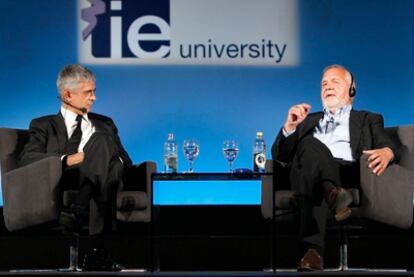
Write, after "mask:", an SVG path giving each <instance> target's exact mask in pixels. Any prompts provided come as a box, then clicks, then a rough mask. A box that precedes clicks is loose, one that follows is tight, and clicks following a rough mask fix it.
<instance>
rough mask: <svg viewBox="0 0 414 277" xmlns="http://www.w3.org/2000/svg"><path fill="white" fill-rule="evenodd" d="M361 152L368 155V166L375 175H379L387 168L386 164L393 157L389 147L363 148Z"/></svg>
mask: <svg viewBox="0 0 414 277" xmlns="http://www.w3.org/2000/svg"><path fill="white" fill-rule="evenodd" d="M362 153H364V154H367V155H368V167H369V168H371V169H372V173H374V174H376V175H377V176H379V175H381V174H382V173H383V172H384V170H385V169H386V168H387V166H388V164H389V163H390V161H392V159H394V153H393V152H392V150H391V149H390V148H389V147H384V148H379V149H373V150H364V151H362Z"/></svg>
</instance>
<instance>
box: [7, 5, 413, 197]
mask: <svg viewBox="0 0 414 277" xmlns="http://www.w3.org/2000/svg"><path fill="white" fill-rule="evenodd" d="M257 3H258V5H260V1H258V2H257ZM0 7H1V8H0V64H1V67H0V85H1V101H0V126H2V127H17V128H27V127H28V124H29V122H30V120H31V119H32V118H34V117H38V116H41V115H44V114H50V113H56V112H57V111H58V108H59V102H58V101H57V99H56V93H57V92H56V88H55V80H56V76H57V73H58V71H59V69H60V68H62V67H63V66H64V65H65V64H68V63H77V62H78V49H77V36H76V33H77V23H76V22H77V18H76V17H77V11H76V9H77V7H76V1H73V0H60V1H49V0H2V1H1V3H0ZM413 10H414V1H411V0H375V1H374V0H371V1H360V0H349V1H340V0H338V1H336V0H330V1H327V0H321V1H319V0H318V1H308V0H302V1H299V43H300V59H299V64H298V65H297V66H294V67H237V66H221V67H219V66H136V65H135V66H134V65H129V66H121V65H119V66H107V65H106V66H105V65H95V66H90V68H91V69H92V70H93V71H94V72H95V73H96V75H97V101H96V103H95V106H94V110H95V112H98V113H104V114H106V115H108V116H111V117H112V118H113V119H114V121H115V122H116V123H117V125H118V128H119V132H120V136H121V138H122V141H123V143H124V145H125V147H126V149H127V150H128V152H129V153H130V155H131V157H132V159H133V160H134V162H136V163H138V162H141V161H143V160H154V161H156V162H157V164H158V169H159V170H161V169H162V160H163V158H162V151H163V142H164V141H165V139H166V137H167V133H169V132H173V133H174V134H175V135H176V138H177V141H178V142H179V144H180V147H181V144H182V141H183V140H184V139H185V138H190V137H193V138H197V139H198V140H199V142H200V145H201V147H200V156H199V157H198V158H197V160H196V161H195V170H196V171H202V172H206V171H226V170H227V164H226V161H225V160H224V158H223V155H222V152H221V146H222V141H223V140H224V139H228V138H234V139H237V140H239V143H240V153H239V157H238V158H237V159H236V161H235V167H251V151H252V143H253V140H254V137H255V132H256V131H263V132H264V138H265V140H266V141H267V144H268V154H269V155H270V151H269V148H270V146H271V144H272V142H273V139H274V137H275V135H276V134H277V132H278V130H279V128H280V126H281V124H282V123H283V122H284V120H285V117H286V112H287V110H288V108H289V107H290V106H291V105H293V104H295V103H301V102H307V103H309V104H311V105H312V110H313V111H315V110H319V109H320V108H321V104H320V97H319V87H320V77H321V70H322V68H323V67H324V66H326V65H328V64H332V63H339V64H343V65H345V66H347V67H348V68H349V69H351V70H352V71H353V73H354V76H355V78H356V80H357V85H358V92H357V97H356V100H355V101H354V107H355V108H356V109H367V110H371V111H376V112H381V113H382V114H383V115H384V117H385V123H386V125H387V126H390V125H401V124H409V123H412V122H413V115H414V112H413V109H412V106H411V105H412V103H413V102H414V94H413V93H412V92H413V90H414V85H413V76H414V66H413V54H412V51H413V49H414V39H413V38H414V36H413V29H414V17H413V16H412V11H413ZM180 149H181V148H180ZM186 168H187V163H186V162H185V160H184V157H183V155H182V151H180V156H179V171H182V170H185V169H186ZM223 193H224V194H225V193H230V194H231V191H225V190H224V191H223ZM245 197H246V199H247V202H248V201H250V200H249V197H250V196H249V195H247V194H246V195H245Z"/></svg>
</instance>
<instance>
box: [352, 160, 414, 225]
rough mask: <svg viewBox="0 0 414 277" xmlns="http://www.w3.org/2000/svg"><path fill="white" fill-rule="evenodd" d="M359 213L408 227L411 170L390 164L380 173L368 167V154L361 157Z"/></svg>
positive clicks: (413, 188) (412, 183)
mask: <svg viewBox="0 0 414 277" xmlns="http://www.w3.org/2000/svg"><path fill="white" fill-rule="evenodd" d="M360 185H361V190H362V199H361V207H360V209H359V211H360V212H361V215H362V216H366V217H368V218H370V219H373V220H376V221H379V222H382V223H385V224H389V225H393V226H396V227H399V228H403V229H408V228H409V227H410V226H411V224H412V221H413V195H414V172H413V171H411V170H408V169H407V168H405V167H403V166H401V165H399V164H392V165H390V166H389V167H388V168H387V169H386V170H385V171H384V172H383V173H382V174H381V175H380V176H376V175H375V174H373V173H372V172H371V169H370V168H368V162H367V155H363V156H362V157H361V159H360Z"/></svg>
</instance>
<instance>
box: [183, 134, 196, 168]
mask: <svg viewBox="0 0 414 277" xmlns="http://www.w3.org/2000/svg"><path fill="white" fill-rule="evenodd" d="M183 151H184V156H185V158H186V159H187V160H188V163H189V166H190V167H189V169H188V172H189V173H192V172H193V162H194V160H195V158H197V156H198V154H199V153H200V146H199V144H198V141H197V140H195V139H186V140H184V143H183Z"/></svg>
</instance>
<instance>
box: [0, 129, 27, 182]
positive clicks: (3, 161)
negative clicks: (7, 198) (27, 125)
mask: <svg viewBox="0 0 414 277" xmlns="http://www.w3.org/2000/svg"><path fill="white" fill-rule="evenodd" d="M28 140H29V131H28V130H22V129H11V128H0V165H1V176H4V174H5V173H7V172H9V171H10V170H13V169H15V168H17V166H18V165H17V164H18V160H19V155H20V153H21V152H22V151H23V148H24V146H25V144H26V143H27V141H28Z"/></svg>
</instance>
